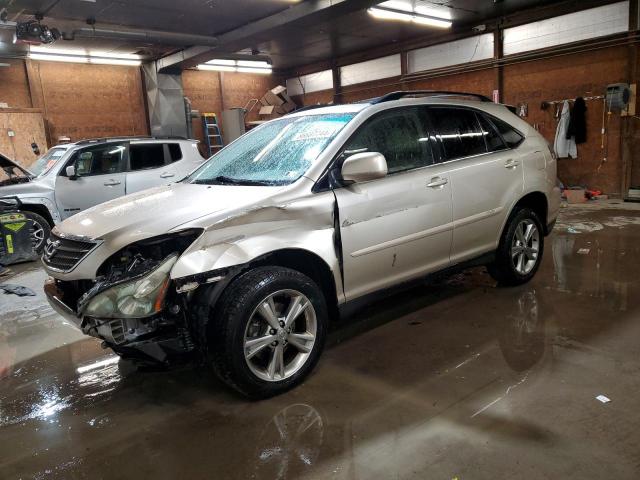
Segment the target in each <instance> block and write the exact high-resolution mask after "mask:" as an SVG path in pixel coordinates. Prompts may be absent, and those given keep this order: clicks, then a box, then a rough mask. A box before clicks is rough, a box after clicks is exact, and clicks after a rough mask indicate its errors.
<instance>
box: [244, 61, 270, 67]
mask: <svg viewBox="0 0 640 480" xmlns="http://www.w3.org/2000/svg"><path fill="white" fill-rule="evenodd" d="M237 62H238V66H239V67H251V68H271V65H269V64H268V63H267V62H256V61H254V60H238V61H237Z"/></svg>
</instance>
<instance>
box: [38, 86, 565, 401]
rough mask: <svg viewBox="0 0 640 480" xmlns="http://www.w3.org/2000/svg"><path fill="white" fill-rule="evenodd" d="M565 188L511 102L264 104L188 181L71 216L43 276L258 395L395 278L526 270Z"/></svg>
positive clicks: (61, 305)
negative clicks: (267, 112) (262, 118)
mask: <svg viewBox="0 0 640 480" xmlns="http://www.w3.org/2000/svg"><path fill="white" fill-rule="evenodd" d="M559 201H560V194H559V190H558V188H557V187H556V159H555V157H554V155H553V154H552V152H551V151H550V150H549V147H548V144H547V142H546V141H545V140H544V139H543V137H541V136H540V135H539V134H538V132H536V131H535V130H534V129H533V128H532V127H530V126H529V125H528V124H527V123H525V122H524V121H522V120H521V119H520V118H518V117H517V116H515V115H514V114H512V113H511V112H510V111H509V110H508V109H507V107H505V106H503V105H498V104H495V103H492V102H491V101H490V100H488V99H487V98H485V97H481V96H478V95H471V94H460V93H451V92H396V93H391V94H388V95H386V96H384V97H381V98H377V99H373V100H370V101H368V102H364V103H359V104H352V105H337V106H330V107H323V108H316V109H310V110H304V111H299V112H296V113H294V114H291V115H288V116H286V117H283V118H280V119H277V120H273V121H270V122H268V123H266V124H264V125H262V126H260V127H258V128H256V129H254V130H252V131H250V132H249V133H247V134H246V135H244V136H242V137H241V138H239V139H238V140H236V141H235V142H233V143H232V144H230V145H229V146H227V147H226V148H224V149H223V150H221V151H220V152H219V153H218V154H216V155H215V156H213V157H212V158H211V159H210V160H209V161H208V162H206V163H205V164H204V165H202V167H201V168H199V169H197V170H196V171H195V172H194V173H192V174H191V175H190V176H189V177H187V178H186V179H184V180H183V181H181V182H179V183H176V184H173V185H168V186H163V187H157V188H153V189H149V190H145V191H142V192H139V193H135V194H132V195H128V196H125V197H123V198H120V199H117V200H114V201H110V202H107V203H104V204H102V205H99V206H97V207H94V208H91V209H89V210H86V211H84V212H82V213H80V214H77V215H75V216H73V217H71V218H69V219H68V220H66V221H64V222H62V223H61V224H59V225H58V226H56V228H55V229H54V230H53V234H52V236H51V238H50V239H49V241H48V243H47V244H46V246H45V251H44V256H43V261H44V264H45V266H46V269H47V271H48V273H49V274H50V275H51V277H53V278H51V279H49V280H48V281H47V284H46V286H45V291H46V292H47V296H48V298H49V301H50V303H51V305H52V306H53V307H54V308H55V309H56V310H57V311H58V312H59V313H61V314H63V315H64V316H66V318H68V319H69V320H70V321H72V322H74V323H75V324H76V325H77V326H78V327H79V328H81V329H82V331H83V332H84V333H86V334H87V335H91V336H94V337H97V338H100V339H101V340H103V342H104V343H103V345H105V346H107V347H110V348H112V349H113V350H114V351H115V352H116V353H117V354H119V355H121V356H122V357H128V358H132V359H137V360H138V361H149V360H153V361H156V362H165V363H168V362H170V361H172V360H173V359H176V358H178V357H181V356H184V355H185V354H190V355H189V357H190V358H196V359H200V360H201V361H204V362H206V363H208V364H209V365H210V366H211V367H212V369H213V371H214V372H215V373H216V374H217V375H218V377H220V378H221V379H222V380H223V381H224V382H226V383H227V384H228V385H230V386H231V387H233V388H234V389H236V390H237V391H239V392H240V393H242V394H244V395H246V396H248V397H252V398H263V397H267V396H271V395H275V394H278V393H280V392H283V391H285V390H287V389H289V388H291V387H292V386H294V385H297V384H299V383H300V382H302V381H303V379H304V378H305V377H306V376H307V375H308V374H309V372H311V370H312V369H313V368H314V366H315V364H316V362H317V361H318V358H319V356H320V353H321V351H322V348H323V344H324V342H325V337H326V334H327V329H328V324H329V320H330V319H335V318H338V317H340V316H341V315H344V313H345V312H347V311H348V310H352V309H351V308H348V307H350V306H351V307H352V306H353V305H356V304H362V302H364V301H367V300H370V299H371V298H374V297H375V295H376V294H378V295H379V294H380V292H382V291H384V290H386V289H389V288H390V287H394V286H397V285H399V284H405V283H408V282H410V281H411V280H415V279H421V278H424V277H425V276H426V275H429V274H432V273H434V272H439V271H442V270H445V269H447V270H449V269H452V268H464V267H467V266H471V265H486V266H487V268H488V269H489V272H490V273H491V275H493V276H494V277H495V278H496V280H498V281H499V283H501V284H503V285H516V284H521V283H524V282H527V281H529V280H530V279H531V278H532V277H533V275H534V274H535V273H536V270H537V269H538V267H539V265H540V261H541V258H542V253H543V247H544V237H545V236H546V235H548V234H549V231H550V230H551V228H552V227H553V224H554V222H555V219H556V215H557V213H558V208H559Z"/></svg>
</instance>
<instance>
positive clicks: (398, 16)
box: [367, 2, 452, 28]
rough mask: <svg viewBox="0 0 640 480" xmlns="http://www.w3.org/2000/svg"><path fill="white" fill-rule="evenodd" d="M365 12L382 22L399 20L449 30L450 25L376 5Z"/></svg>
mask: <svg viewBox="0 0 640 480" xmlns="http://www.w3.org/2000/svg"><path fill="white" fill-rule="evenodd" d="M385 3H386V2H385ZM367 12H369V14H370V15H371V16H373V17H375V18H379V19H382V20H399V21H401V22H412V23H417V24H419V25H429V26H431V27H438V28H450V27H451V25H452V22H451V20H449V19H445V18H439V17H433V16H431V15H425V14H423V13H419V12H417V11H407V10H406V9H404V8H403V9H396V8H389V7H386V6H385V7H383V6H380V5H378V6H377V7H371V8H369V9H368V10H367Z"/></svg>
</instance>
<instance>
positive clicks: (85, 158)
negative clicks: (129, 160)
mask: <svg viewBox="0 0 640 480" xmlns="http://www.w3.org/2000/svg"><path fill="white" fill-rule="evenodd" d="M126 150H127V146H126V144H121V143H108V144H102V145H96V146H91V147H87V148H84V149H82V150H79V151H78V152H76V153H75V154H74V155H73V156H72V158H71V160H70V161H69V163H68V164H67V165H66V166H65V168H64V169H62V171H61V172H60V175H59V176H58V177H57V179H56V203H57V204H58V210H59V211H60V212H61V214H62V218H63V219H64V218H68V217H70V216H71V215H74V214H76V213H78V212H80V211H82V210H85V209H87V208H89V207H93V206H94V205H98V204H100V203H103V202H106V201H108V200H113V199H114V198H118V197H121V196H123V195H124V194H125V173H124V162H125V158H126ZM69 165H74V166H75V168H76V177H75V178H69V177H67V175H66V171H65V169H66V167H67V166H69Z"/></svg>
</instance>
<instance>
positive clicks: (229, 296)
mask: <svg viewBox="0 0 640 480" xmlns="http://www.w3.org/2000/svg"><path fill="white" fill-rule="evenodd" d="M208 312H209V313H208V317H209V318H207V319H200V321H201V322H202V321H207V325H206V329H205V332H206V337H207V338H206V342H207V345H206V350H207V357H208V359H209V362H210V363H211V366H212V367H213V370H214V372H215V373H216V375H217V376H218V377H219V378H220V379H221V380H222V381H223V382H224V383H226V384H227V385H229V386H230V387H231V388H233V389H235V390H236V391H238V392H240V393H241V394H242V395H244V396H247V397H249V398H253V399H258V398H267V397H271V396H274V395H278V394H280V393H283V392H285V391H287V390H289V389H290V388H292V387H294V386H296V385H298V384H300V383H301V382H302V381H303V380H304V378H305V377H306V376H307V375H308V374H309V373H310V372H311V370H313V368H314V367H315V365H316V363H317V362H318V359H319V357H320V353H321V351H322V348H323V346H324V341H325V337H326V328H327V323H328V316H327V307H326V302H325V298H324V295H323V294H322V291H321V290H320V289H319V288H318V286H317V285H316V284H315V283H314V282H313V280H311V279H310V278H309V277H307V276H306V275H303V274H302V273H300V272H298V271H295V270H291V269H288V268H282V267H260V268H256V269H254V270H250V271H249V272H247V273H245V274H243V275H241V276H240V277H238V278H237V279H235V280H234V281H233V282H231V284H229V285H228V286H227V288H226V290H225V291H224V293H223V294H222V297H221V298H220V300H219V302H218V304H217V305H216V308H215V310H214V309H211V308H210V309H208Z"/></svg>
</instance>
